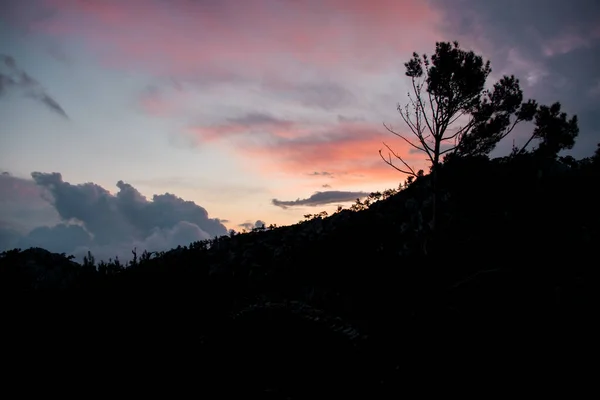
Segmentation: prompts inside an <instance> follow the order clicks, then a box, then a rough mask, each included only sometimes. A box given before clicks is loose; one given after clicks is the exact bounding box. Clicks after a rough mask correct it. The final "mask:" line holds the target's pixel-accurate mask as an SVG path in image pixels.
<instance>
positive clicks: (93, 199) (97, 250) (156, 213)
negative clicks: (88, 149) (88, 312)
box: [0, 172, 227, 260]
mask: <svg viewBox="0 0 600 400" xmlns="http://www.w3.org/2000/svg"><path fill="white" fill-rule="evenodd" d="M31 176H32V178H33V181H29V180H24V179H18V178H17V179H15V178H13V177H10V176H4V175H2V176H0V189H3V190H2V191H1V192H0V193H2V194H3V197H0V199H2V198H5V199H8V200H10V199H16V198H18V199H26V198H28V197H31V198H37V201H41V202H44V203H45V204H46V206H50V208H51V209H52V210H54V213H55V214H57V215H58V217H59V218H58V219H59V221H60V223H58V222H57V223H55V224H53V226H38V227H36V228H35V229H33V230H30V231H29V232H28V233H22V232H21V234H20V237H19V238H18V239H16V238H15V235H14V234H13V233H11V232H12V231H11V224H10V223H9V222H6V223H2V222H3V221H4V220H5V219H4V218H3V217H5V216H4V214H0V217H2V218H0V240H2V242H0V245H2V247H3V249H6V248H10V247H11V245H15V244H17V245H18V247H22V248H25V247H30V246H39V247H44V248H46V249H48V250H50V251H56V252H65V253H71V254H74V255H76V256H82V255H84V254H85V253H86V252H87V251H88V250H91V251H92V253H94V254H95V255H96V256H97V257H98V258H100V259H107V258H109V257H114V256H115V255H119V256H120V257H121V259H123V260H126V259H129V258H131V250H132V249H133V248H134V247H137V248H138V251H142V250H144V249H145V250H148V251H160V250H168V249H170V248H172V247H176V246H177V245H187V244H189V243H191V242H193V241H197V240H202V239H209V238H211V237H214V236H221V235H225V234H227V229H226V228H225V226H224V225H223V224H222V223H221V222H222V221H221V220H219V219H218V218H209V216H208V213H207V211H206V210H205V209H204V208H203V207H200V206H199V205H197V204H195V203H194V202H191V201H185V200H183V199H181V198H179V197H177V196H175V195H173V194H170V193H165V194H161V195H154V196H153V197H152V200H151V201H150V200H148V199H146V197H144V196H143V195H142V194H141V193H139V191H137V189H135V188H134V187H133V186H131V185H129V184H127V183H125V182H123V181H119V182H117V187H118V188H119V191H118V192H117V193H116V194H114V195H113V194H111V193H110V192H108V191H107V190H106V189H104V188H102V187H101V186H99V185H96V184H94V183H85V184H78V185H72V184H70V183H68V182H65V181H63V179H62V175H61V174H60V173H41V172H33V173H32V174H31ZM3 181H6V182H8V183H10V185H12V186H9V184H8V183H6V182H4V184H2V182H3ZM15 185H20V186H18V187H19V188H22V189H20V194H19V195H16V194H15V191H14V190H10V189H11V188H12V187H13V186H15ZM44 199H45V200H44ZM8 200H7V201H8Z"/></svg>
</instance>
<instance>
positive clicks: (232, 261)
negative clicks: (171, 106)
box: [0, 45, 600, 398]
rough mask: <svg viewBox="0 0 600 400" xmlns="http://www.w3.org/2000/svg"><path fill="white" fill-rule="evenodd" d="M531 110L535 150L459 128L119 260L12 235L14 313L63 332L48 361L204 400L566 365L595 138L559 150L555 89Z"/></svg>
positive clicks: (479, 377) (473, 379) (588, 235)
mask: <svg viewBox="0 0 600 400" xmlns="http://www.w3.org/2000/svg"><path fill="white" fill-rule="evenodd" d="M449 46H450V45H449ZM456 47H458V46H456ZM456 47H455V48H456ZM442 50H444V49H442ZM446 50H449V51H454V50H452V47H451V46H450V47H448V48H447V49H446ZM475 64H477V63H475ZM479 67H481V68H485V66H484V65H480V66H479ZM505 83H507V84H513V83H514V81H513V82H512V83H511V82H510V81H508V82H507V81H505ZM517 83H518V82H517ZM518 104H521V101H519V102H518ZM523 104H527V103H523ZM528 104H531V103H528ZM535 107H536V110H538V111H536V118H537V119H536V123H537V125H536V126H537V128H538V130H539V131H538V133H539V132H542V133H545V134H547V135H546V136H544V135H543V134H542V133H539V134H538V136H536V140H540V142H539V143H540V144H539V145H538V147H536V148H531V149H530V148H527V149H526V148H523V149H515V150H514V151H513V152H512V153H511V154H510V155H507V156H505V157H499V158H494V159H492V158H490V157H489V156H488V153H489V150H491V148H493V147H494V145H495V143H494V144H492V145H490V143H491V142H490V143H488V144H487V145H486V146H487V147H486V146H483V145H482V142H481V141H479V142H476V143H473V142H468V141H465V142H463V144H462V145H460V146H458V147H457V149H458V150H457V152H455V153H454V154H450V155H448V156H447V157H445V158H443V159H442V158H441V157H436V158H435V162H434V163H433V164H432V167H431V170H430V172H429V173H427V174H425V173H423V172H422V171H420V172H418V173H414V174H412V175H411V177H410V179H408V180H407V181H406V182H405V184H404V185H401V186H400V187H399V189H397V190H396V189H394V190H389V191H386V192H385V193H373V194H372V195H371V196H370V197H369V198H368V199H367V200H366V201H364V202H361V201H358V200H357V203H356V204H355V206H353V207H352V208H351V209H341V208H340V209H339V210H338V212H336V213H334V214H332V215H329V216H328V215H326V213H317V214H314V215H307V216H306V217H307V218H306V219H307V220H306V221H304V222H300V223H298V224H295V225H291V226H283V227H276V226H271V227H264V228H255V229H253V230H252V231H251V232H248V233H244V234H235V233H232V234H231V235H229V236H221V237H216V238H214V239H212V240H205V241H201V242H195V243H191V244H189V245H188V246H180V247H177V248H175V249H172V250H170V251H167V252H161V253H146V252H144V253H143V254H138V253H136V252H135V250H134V252H133V254H134V259H133V261H131V262H129V263H127V264H126V265H124V264H122V263H120V262H119V261H118V260H108V261H106V260H103V261H101V260H94V258H93V255H91V254H90V255H89V256H88V257H86V259H85V260H84V262H83V263H82V264H79V263H76V262H74V261H73V260H72V259H71V258H70V257H69V255H67V254H53V253H50V252H48V251H46V250H44V249H39V248H31V249H25V250H20V249H15V250H12V251H8V252H4V253H2V256H1V257H0V286H1V289H2V292H3V293H6V294H10V296H11V298H12V301H13V302H16V303H15V304H19V307H18V308H15V311H13V313H14V318H15V321H20V322H14V323H11V326H12V327H13V330H14V332H15V335H16V337H18V338H19V339H20V340H23V338H24V337H35V336H39V335H41V336H43V337H44V340H45V341H47V342H49V343H52V344H49V345H47V346H45V347H44V346H42V347H44V349H43V351H44V352H47V353H48V355H47V357H46V358H45V359H46V360H53V359H56V358H55V357H59V358H61V359H63V360H65V359H68V360H69V362H70V364H71V365H85V366H86V368H89V369H88V370H86V371H91V370H93V371H95V372H94V373H93V374H95V376H96V377H100V376H102V375H98V374H102V373H101V372H98V371H100V370H99V368H100V367H99V365H110V367H109V372H103V373H104V374H109V375H110V379H105V380H104V382H105V383H103V384H98V386H101V387H102V388H103V389H106V388H109V387H110V388H113V387H115V388H116V387H118V385H119V384H120V383H119V382H122V383H123V384H124V385H127V386H128V387H133V386H135V385H141V387H140V389H139V390H140V391H145V390H148V391H149V392H154V391H155V390H156V391H158V390H160V388H163V389H164V390H166V391H167V392H166V393H170V394H174V393H175V392H174V391H176V390H184V389H182V388H186V389H185V390H186V391H187V392H186V393H200V392H202V393H204V391H206V392H207V393H211V395H209V396H208V397H210V398H221V397H222V398H229V397H228V396H234V395H240V394H242V395H255V396H257V397H260V398H324V397H334V398H342V397H344V396H347V395H353V396H355V395H360V396H369V397H371V398H387V397H388V396H391V395H398V394H402V393H408V392H409V391H411V392H413V391H414V392H417V393H427V392H429V391H430V390H431V391H441V392H446V393H447V392H449V391H450V390H451V389H450V388H451V387H458V388H460V387H461V386H462V387H468V388H471V389H472V388H474V387H476V386H479V385H482V386H486V384H488V386H487V390H490V391H493V392H495V389H493V388H494V387H497V386H498V385H500V386H502V387H504V388H506V387H510V386H511V385H512V386H514V387H517V386H519V385H520V384H522V383H523V382H526V383H529V384H533V380H534V378H533V377H532V376H530V375H529V374H530V372H531V370H532V369H533V370H535V371H536V373H537V374H547V373H552V374H555V373H560V371H562V369H563V368H564V369H573V368H575V367H577V366H579V365H580V363H584V361H578V360H579V359H578V358H577V357H584V358H585V357H586V356H585V354H587V351H588V348H587V346H588V345H589V343H590V341H588V340H587V335H589V334H590V331H589V330H588V324H591V323H592V322H593V320H594V317H595V316H596V315H597V307H596V302H595V300H594V298H593V297H594V295H595V294H596V293H597V292H598V289H599V287H598V281H597V279H596V275H597V271H596V268H597V243H599V239H600V229H599V227H600V209H599V207H598V204H600V187H599V186H600V151H598V150H597V151H596V153H595V154H594V155H593V156H591V157H589V158H584V159H580V160H576V159H574V158H573V157H570V156H559V155H558V152H559V151H560V150H562V149H565V148H570V146H572V145H573V143H574V136H576V134H575V135H571V136H569V137H567V139H564V137H563V138H562V139H561V140H562V142H560V143H557V141H555V139H556V137H557V136H556V135H557V134H556V135H555V134H553V133H552V132H558V133H564V132H565V130H560V129H555V130H553V129H554V128H555V127H556V125H552V126H551V127H550V128H548V126H546V125H544V123H546V122H548V120H550V119H551V118H550V117H552V115H554V116H557V115H558V111H560V105H559V106H558V110H557V109H556V106H552V107H546V108H544V107H543V106H542V107H540V108H537V104H535ZM540 110H541V111H540ZM479 111H481V110H479ZM508 111H511V112H515V110H514V109H513V110H508ZM479 117H481V115H479ZM488 117H490V118H491V114H490V115H489V116H488ZM524 119H527V118H526V117H524ZM533 119H534V115H533V113H532V114H531V115H530V117H529V120H533ZM557 119H560V118H559V117H557ZM562 120H563V121H564V122H565V121H566V119H565V118H564V117H563V118H562ZM553 121H554V122H553V123H555V124H557V123H556V120H553ZM496 123H497V124H499V126H500V128H501V129H505V128H506V126H504V125H503V123H498V122H496ZM575 123H576V120H575ZM548 124H550V123H549V122H548ZM566 125H567V123H566V122H565V125H564V126H563V125H561V126H563V128H564V127H565V126H566ZM486 126H488V128H486V129H492V128H493V126H492V127H491V128H490V122H489V121H488V120H487V119H486ZM544 126H546V130H545V131H544V130H543V129H542V128H544ZM496 127H497V126H496ZM548 132H550V133H548ZM488 133H489V132H488ZM477 134H478V135H482V136H481V137H484V138H486V137H489V136H486V132H484V128H483V127H482V128H480V130H479V131H477ZM553 135H554V136H553ZM504 136H505V135H504ZM504 136H503V135H496V139H497V141H499V140H500V139H502V138H503V137H504ZM559 136H560V135H559ZM440 137H441V136H440ZM497 141H496V142H497ZM483 147H485V151H483V150H481V149H482V148H483ZM437 149H438V153H439V151H440V147H439V146H437ZM477 149H479V150H477ZM461 150H462V151H461ZM432 161H434V160H432ZM413 172H414V171H413ZM432 221H434V223H432ZM11 315H12V314H11ZM11 321H12V320H11ZM53 357H54V358H53ZM119 371H121V372H119ZM126 371H128V372H126ZM129 371H136V372H135V374H133V373H132V372H129ZM206 371H207V372H206ZM84 375H85V374H84ZM549 376H550V375H546V377H547V379H550V378H548V377H549ZM89 378H90V377H89V376H88V379H89ZM98 379H99V378H98ZM521 379H522V380H523V382H521ZM92 380H93V379H92ZM491 385H495V386H491ZM163 386H164V387H163ZM135 387H137V386H135ZM107 390H108V389H107ZM114 390H117V389H114ZM132 390H134V389H132ZM190 391H192V392H190ZM136 393H141V392H136Z"/></svg>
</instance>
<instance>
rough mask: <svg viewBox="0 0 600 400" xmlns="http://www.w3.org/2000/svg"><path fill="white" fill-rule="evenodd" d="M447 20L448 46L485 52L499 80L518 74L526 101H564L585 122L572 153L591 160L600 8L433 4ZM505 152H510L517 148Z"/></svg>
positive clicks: (551, 1)
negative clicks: (452, 43)
mask: <svg viewBox="0 0 600 400" xmlns="http://www.w3.org/2000/svg"><path fill="white" fill-rule="evenodd" d="M432 2H433V3H434V4H436V5H437V6H438V7H439V8H440V9H441V10H443V12H444V14H445V18H443V20H444V26H443V29H444V30H445V32H446V34H447V37H448V39H447V40H454V39H458V40H459V41H460V42H461V43H462V44H463V46H464V47H467V46H468V47H470V48H473V49H474V50H476V51H478V52H482V53H483V54H484V55H485V56H486V57H487V58H489V59H490V61H491V63H492V69H493V72H495V73H502V74H514V75H515V76H517V77H518V78H519V79H520V80H521V82H522V86H523V88H524V92H525V96H526V97H531V98H535V99H537V100H538V101H539V102H541V103H544V104H550V103H553V102H555V101H560V102H561V104H562V105H563V109H564V110H565V111H566V112H568V113H569V114H577V115H578V116H579V127H580V134H579V138H578V140H577V144H576V145H575V147H574V148H573V150H572V151H571V154H573V155H574V156H575V157H585V156H589V155H590V154H591V153H592V152H593V148H594V147H595V146H593V144H594V143H596V142H598V141H600V127H599V126H598V125H599V123H598V120H599V119H600V107H598V106H597V104H598V97H597V96H598V94H597V89H595V88H598V84H599V83H600V69H599V68H598V67H597V66H598V65H599V63H600V2H598V1H597V0H575V1H569V2H565V1H561V0H530V1H517V0H508V1H502V2H496V1H479V0H461V1H459V2H457V1H454V0H432ZM508 142H509V141H507V143H504V144H503V146H502V150H503V151H505V150H507V149H508V150H509V148H510V145H511V143H508Z"/></svg>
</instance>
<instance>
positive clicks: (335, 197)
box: [271, 190, 369, 209]
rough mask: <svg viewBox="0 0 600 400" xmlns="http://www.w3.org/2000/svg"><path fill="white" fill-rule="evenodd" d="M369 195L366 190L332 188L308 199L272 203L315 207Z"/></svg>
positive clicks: (272, 201)
mask: <svg viewBox="0 0 600 400" xmlns="http://www.w3.org/2000/svg"><path fill="white" fill-rule="evenodd" d="M368 195H369V194H368V193H365V192H344V191H338V190H330V191H326V192H316V193H315V194H313V195H312V196H310V197H308V198H306V199H300V198H298V199H296V200H290V201H283V200H277V199H273V200H271V203H272V204H273V205H274V206H277V207H281V208H283V209H286V208H289V207H302V206H310V207H315V206H320V205H324V204H331V203H343V202H348V201H354V200H356V199H357V198H362V197H366V196H368Z"/></svg>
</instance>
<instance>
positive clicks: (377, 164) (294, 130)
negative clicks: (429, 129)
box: [187, 120, 425, 186]
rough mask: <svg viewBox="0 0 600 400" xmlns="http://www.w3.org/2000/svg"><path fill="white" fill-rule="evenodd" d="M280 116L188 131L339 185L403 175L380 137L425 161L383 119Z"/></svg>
mask: <svg viewBox="0 0 600 400" xmlns="http://www.w3.org/2000/svg"><path fill="white" fill-rule="evenodd" d="M276 121H277V120H273V122H272V123H259V124H257V125H255V126H250V125H248V124H239V123H233V122H230V123H225V124H221V125H216V126H210V127H195V128H191V129H190V130H189V131H188V132H187V134H191V135H193V136H194V137H195V138H196V139H198V140H199V141H200V142H214V141H217V140H223V141H227V142H228V143H230V144H234V145H235V149H236V151H237V152H238V153H239V154H240V155H242V156H245V157H248V158H251V159H255V160H256V159H258V160H266V161H264V162H263V163H262V164H263V169H264V172H266V173H275V172H278V173H280V172H285V173H287V174H290V175H294V176H301V175H311V174H314V171H326V172H327V176H330V177H333V178H334V179H335V184H336V185H337V186H339V185H348V184H357V183H365V182H367V183H373V182H389V181H392V180H398V181H399V180H401V179H404V177H403V176H401V174H399V173H398V172H397V171H396V170H394V169H393V168H391V167H390V166H388V165H386V164H385V163H384V162H383V161H382V160H381V158H380V157H379V153H378V151H379V149H382V148H384V146H383V144H382V142H386V143H387V144H389V145H390V146H392V148H393V149H394V151H396V152H397V153H398V154H401V155H402V156H403V157H404V159H405V160H407V161H408V162H410V163H411V164H412V165H413V166H414V167H415V169H419V168H424V165H425V162H424V158H423V157H422V156H421V155H419V154H416V155H415V154H411V153H410V152H409V150H410V147H409V146H408V145H407V144H406V143H404V142H402V141H400V140H395V139H396V138H395V137H394V136H393V135H391V134H390V133H389V132H387V131H386V130H385V128H384V127H383V126H381V125H379V124H372V123H367V122H357V121H354V122H349V121H342V122H339V123H337V124H334V125H329V126H321V127H316V126H311V125H303V124H300V123H298V124H295V123H291V122H289V121H281V122H276ZM258 133H260V135H258ZM386 154H387V152H384V155H386Z"/></svg>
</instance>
